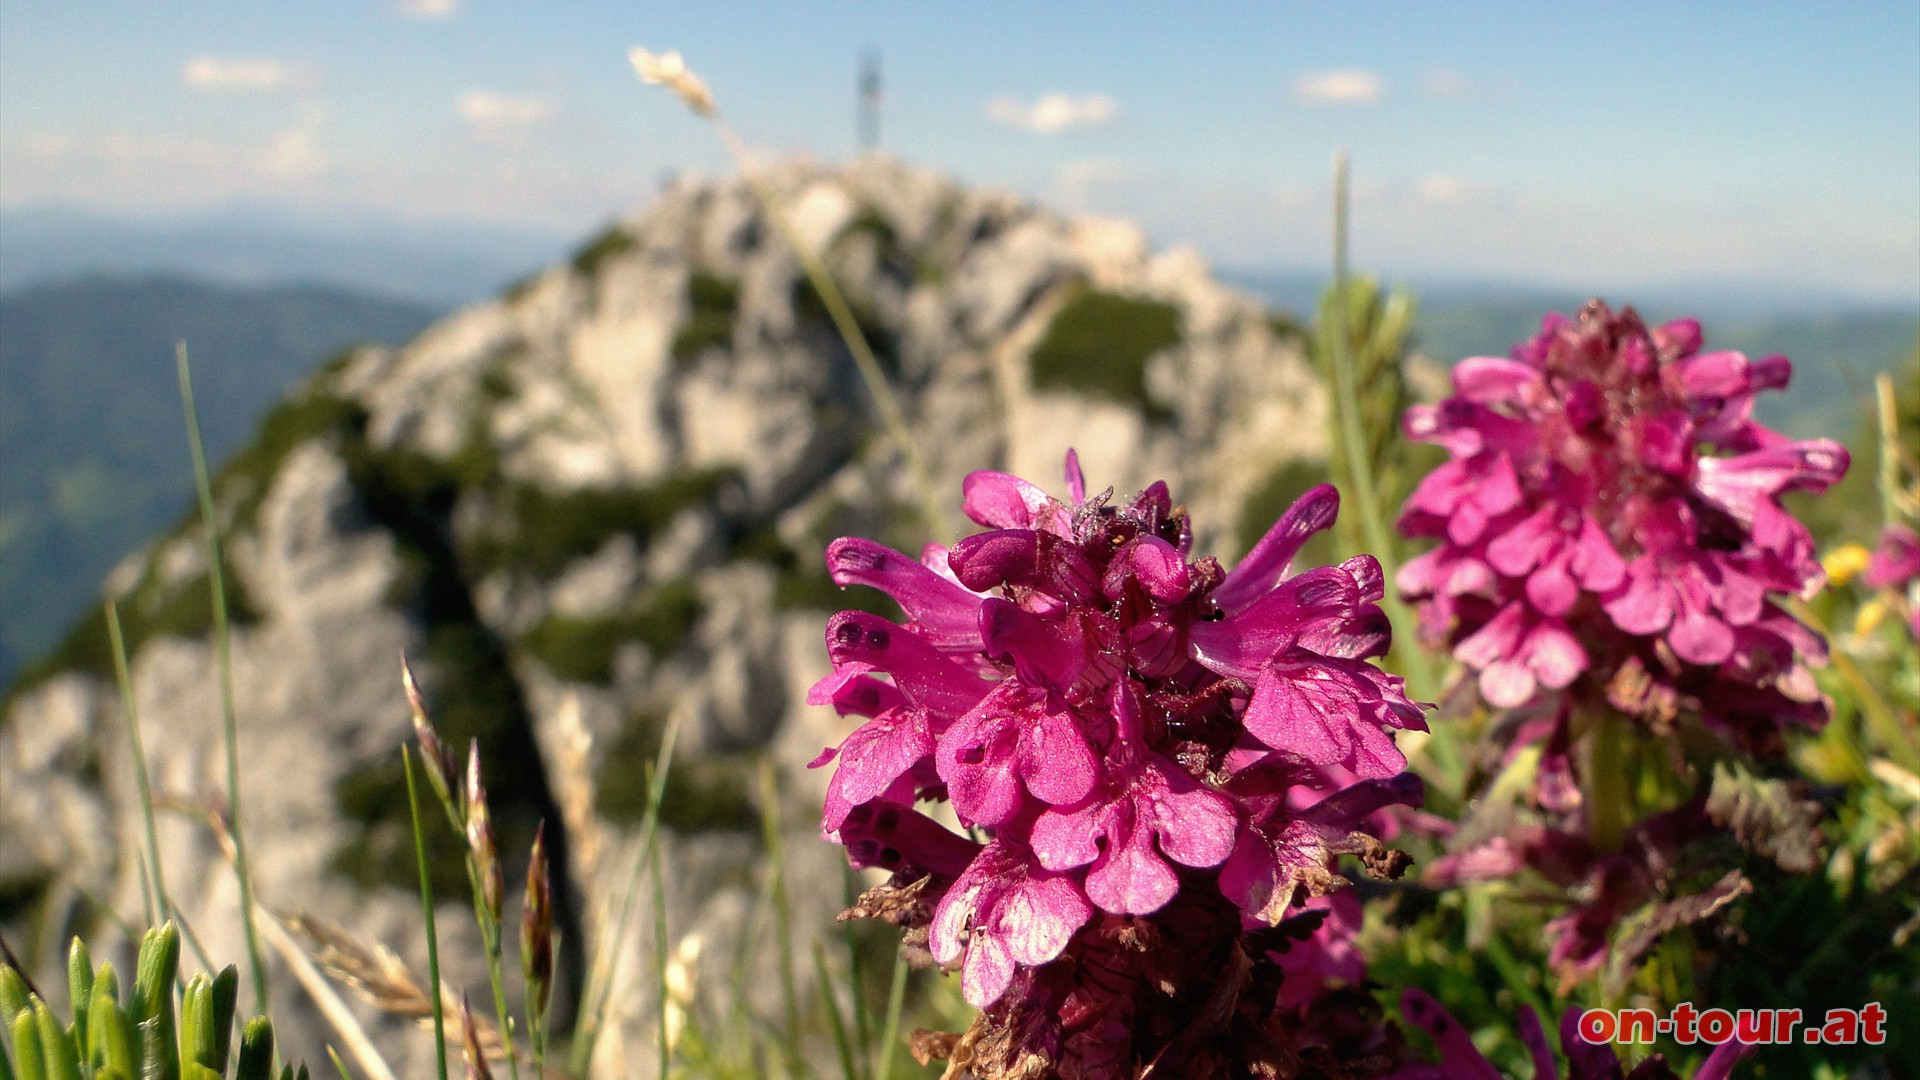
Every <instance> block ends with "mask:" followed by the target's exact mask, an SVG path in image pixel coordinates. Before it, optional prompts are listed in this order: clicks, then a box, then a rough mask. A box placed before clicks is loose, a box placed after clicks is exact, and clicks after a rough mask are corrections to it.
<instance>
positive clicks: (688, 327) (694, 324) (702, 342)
mask: <svg viewBox="0 0 1920 1080" xmlns="http://www.w3.org/2000/svg"><path fill="white" fill-rule="evenodd" d="M687 309H688V314H687V321H686V322H685V323H684V324H682V325H681V327H680V332H679V333H677V334H675V335H674V338H673V350H672V353H673V360H674V363H675V364H676V365H677V366H680V367H685V366H687V365H688V364H691V363H692V362H693V361H695V360H697V359H699V357H700V354H701V353H703V352H705V351H706V350H708V349H710V348H719V349H726V348H730V347H732V345H733V321H734V317H735V316H736V315H737V314H738V313H739V310H740V283H739V282H737V281H734V280H732V279H730V278H723V277H720V276H719V275H717V274H710V273H708V272H706V271H705V270H695V271H694V272H693V273H691V274H689V275H687Z"/></svg>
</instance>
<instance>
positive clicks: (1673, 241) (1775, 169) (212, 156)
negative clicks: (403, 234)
mask: <svg viewBox="0 0 1920 1080" xmlns="http://www.w3.org/2000/svg"><path fill="white" fill-rule="evenodd" d="M635 44H642V45H645V46H647V47H649V48H652V49H656V50H662V49H669V48H672V49H678V50H680V51H681V52H683V53H684V54H685V55H686V57H687V59H688V61H689V63H690V64H691V65H692V66H693V67H694V68H695V70H697V71H698V72H700V74H701V75H703V76H704V77H705V78H706V80H707V82H708V83H709V84H710V85H711V86H712V88H713V90H714V92H715V94H716V96H717V97H718V98H719V99H720V102H721V105H722V108H723V109H724V110H725V111H726V113H727V114H728V116H729V117H730V118H731V119H732V120H733V122H734V123H735V124H736V126H737V127H738V128H739V129H740V130H741V132H742V133H743V134H744V135H745V136H746V137H747V139H748V140H749V142H750V143H752V144H753V145H754V146H755V147H756V148H757V149H758V151H759V152H761V153H762V154H764V155H767V156H773V155H778V154H787V153H801V152H804V153H810V154H812V155H814V156H815V157H818V158H822V159H829V160H831V159H837V158H840V157H843V156H845V155H847V154H848V153H849V152H850V151H851V149H852V142H853V119H852V117H853V83H854V73H855V66H856V63H857V59H858V57H859V55H860V53H861V52H862V51H863V50H864V49H865V48H867V47H869V46H873V47H877V48H878V49H879V50H880V51H881V53H882V56H883V58H884V70H885V82H886V98H885V105H884V118H883V132H882V143H883V145H884V146H885V147H886V148H887V149H889V150H890V151H892V152H894V153H897V154H899V155H901V156H903V157H905V158H906V159H908V160H910V161H913V162H915V163H919V164H924V165H929V166H933V167H936V168H940V169H943V170H946V171H949V172H952V173H954V174H956V175H958V176H960V177H961V178H963V179H965V180H967V181H970V182H975V183H984V184H994V185H1001V186H1006V187H1011V188H1014V189H1016V190H1019V191H1021V192H1024V193H1026V194H1029V195H1032V196H1034V197H1037V198H1039V199H1041V200H1042V201H1045V202H1047V203H1049V204H1051V205H1054V206H1057V207H1060V208H1063V209H1068V210H1073V211H1085V212H1099V213H1110V214H1121V215H1125V216H1129V217H1133V218H1135V219H1137V220H1139V221H1140V222H1141V223H1142V224H1143V225H1144V226H1145V227H1146V228H1147V230H1148V231H1149V233H1150V234H1151V235H1152V236H1153V237H1154V238H1155V240H1156V241H1158V242H1161V243H1167V244H1171V243H1178V242H1185V243H1191V244H1193V245H1194V246H1196V247H1198V248H1199V249H1200V250H1201V251H1202V252H1203V253H1204V254H1206V255H1207V256H1209V257H1210V258H1211V259H1213V260H1214V261H1215V262H1216V263H1219V264H1221V265H1225V266H1235V267H1306V266H1315V265H1319V264H1320V263H1322V262H1323V261H1324V257H1325V256H1324V250H1325V247H1326V232H1327V225H1326V215H1327V210H1326V206H1327V199H1328V194H1327V188H1328V180H1327V175H1328V168H1329V160H1330V158H1331V156H1332V155H1333V153H1334V152H1335V151H1336V150H1338V149H1341V148H1345V149H1348V150H1350V151H1351V153H1352V155H1353V159H1354V166H1355V174H1356V189H1355V210H1356V216H1355V226H1354V242H1355V256H1356V259H1357V261H1358V262H1359V263H1360V264H1362V265H1365V266H1370V267H1373V268H1376V269H1379V270H1382V271H1384V272H1387V273H1393V274H1405V275H1412V276H1417V277H1422V278H1427V279H1432V278H1436V277H1451V278H1459V277H1467V278H1491V279H1502V280H1512V281H1520V282H1539V283H1553V284H1558V285H1574V286H1579V287H1582V288H1594V289H1599V288H1622V287H1631V286H1635V285H1651V284H1662V283H1674V282H1694V281H1715V282H1726V281H1749V282H1764V283H1767V284H1770V285H1774V286H1780V285H1788V286H1793V285H1804V286H1806V287H1809V288H1819V289H1833V290H1845V291H1849V292H1855V293H1861V294H1871V295H1874V296H1879V297H1884V298H1889V299H1896V300H1902V301H1920V4H1916V3H1915V2H1914V0H1904V2H1891V3H1866V2H1861V3H1835V4H1825V5H1816V4H1801V3H1793V4H1789V3H1754V2H1748V3H1687V4H1681V3H1665V4H1656V3H1609V4H1589V5H1569V4H1556V3H1538V2H1536V3H1511V4H1507V3H1477V4H1414V3H1406V2H1400V3H1377V2H1366V0H1352V2H1347V3H1341V4H1307V3H1273V4H1257V5H1256V4H1179V5H1174V4H1165V3H1155V4H1100V5H1094V4H1058V5H1052V6H1045V7H1042V6H1040V5H1031V4H978V3H976V4H964V5H962V4H922V3H905V2H895V3H864V4H863V3H815V4H807V5H800V4H765V5H757V4H730V3H698V4H683V5H663V4H618V5H616V4H532V3H519V4H508V3H488V2H486V0H377V2H364V3H347V2H341V3H327V4H312V3H302V4H291V3H265V2H257V0H256V2H254V3H230V2H225V0H196V2H190V3H187V2H183V3H171V4H164V5H163V4H135V3H126V2H120V3H105V2H98V0H61V2H46V0H0V207H21V206H41V205H47V204H60V205H66V206H73V207H77V208H84V209H91V210H100V211H108V212H112V213H118V214H126V215H135V216H167V215H175V216H177V215H181V214H192V213H197V212H203V211H208V210H213V209H218V208H221V207H225V206H229V205H232V204H235V203H244V204H249V205H251V206H254V207H256V208H258V207H261V206H265V207H269V208H274V209H277V210H280V211H284V212H286V213H287V214H289V215H297V216H300V217H303V218H305V219H309V220H312V219H323V220H324V219H356V220H363V219H367V218H369V217H371V218H374V219H376V220H377V219H381V218H395V219H401V220H406V221H439V222H456V223H457V222H472V223H474V224H486V225H489V226H494V227H512V228H522V229H528V230H532V231H537V232H546V233H551V234H553V235H555V236H556V237H561V236H568V237H570V236H577V235H583V234H585V233H586V232H587V231H588V230H590V229H591V228H593V227H595V225H596V224H598V223H599V222H601V221H604V220H605V219H606V218H608V217H609V216H611V215H612V214H614V213H616V212H618V211H620V210H622V209H624V208H626V207H629V206H632V205H634V204H637V203H642V202H644V201H645V200H646V198H647V197H648V194H649V192H651V191H652V190H654V188H655V187H656V185H657V184H658V182H659V180H660V178H661V177H662V176H663V175H665V174H668V173H670V172H674V171H694V172H704V173H709V174H712V173H719V172H723V171H726V170H727V168H728V165H727V162H726V159H725V157H724V155H723V153H722V152H721V150H720V147H719V145H718V142H717V140H716V139H715V138H714V137H713V134H712V132H711V131H710V130H709V129H707V128H706V127H704V126H703V125H701V124H700V123H698V122H696V121H695V120H693V119H692V118H691V117H689V116H688V115H686V114H685V113H684V111H683V110H681V109H680V108H679V107H678V105H677V103H676V102H674V101H673V100H672V99H671V98H670V97H668V96H667V95H665V94H663V93H661V92H660V91H658V90H655V89H652V88H648V87H642V86H641V85H639V83H638V82H637V81H636V80H635V78H634V77H633V73H632V71H631V69H630V68H629V67H628V65H627V63H626V61H625V54H626V51H627V49H628V48H629V47H630V46H632V45H635Z"/></svg>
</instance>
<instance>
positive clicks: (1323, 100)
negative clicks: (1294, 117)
mask: <svg viewBox="0 0 1920 1080" xmlns="http://www.w3.org/2000/svg"><path fill="white" fill-rule="evenodd" d="M1293 92H1294V94H1295V95H1296V96H1298V97H1299V98H1300V100H1301V101H1305V102H1309V103H1311V104H1315V105H1371V104H1373V103H1374V102H1376V101H1379V100H1380V97H1381V95H1382V94H1383V93H1385V92H1386V87H1385V86H1384V84H1382V83H1381V81H1380V76H1378V75H1375V74H1374V73H1373V72H1371V71H1361V70H1359V69H1357V68H1349V69H1346V70H1342V71H1322V72H1319V73H1317V74H1313V75H1303V76H1301V77H1300V78H1299V79H1298V80H1296V81H1295V82H1294V84H1293Z"/></svg>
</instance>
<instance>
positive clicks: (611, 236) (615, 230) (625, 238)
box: [573, 225, 636, 277]
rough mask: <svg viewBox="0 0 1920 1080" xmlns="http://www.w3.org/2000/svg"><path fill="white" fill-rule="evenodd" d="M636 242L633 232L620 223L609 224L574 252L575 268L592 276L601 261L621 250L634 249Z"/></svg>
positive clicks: (596, 271) (597, 269)
mask: <svg viewBox="0 0 1920 1080" xmlns="http://www.w3.org/2000/svg"><path fill="white" fill-rule="evenodd" d="M635 243H636V241H635V240H634V238H633V234H632V233H630V232H628V231H627V230H626V229H624V228H622V227H621V226H619V225H609V226H607V227H606V228H605V229H603V230H601V231H600V233H599V235H597V236H595V237H594V238H593V239H591V240H589V241H587V242H586V244H585V245H584V246H582V247H581V248H580V250H579V251H576V252H574V253H573V268H574V269H575V270H578V271H580V272H581V273H583V274H586V275H587V276H589V277H591V276H593V275H594V274H596V273H598V272H599V270H600V264H601V263H604V262H606V261H607V260H608V259H611V258H613V257H614V256H615V255H618V254H620V253H621V252H624V251H632V250H633V247H634V244H635Z"/></svg>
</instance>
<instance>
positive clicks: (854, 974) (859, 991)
mask: <svg viewBox="0 0 1920 1080" xmlns="http://www.w3.org/2000/svg"><path fill="white" fill-rule="evenodd" d="M857 888H858V884H857V883H856V882H855V881H854V877H853V867H852V866H847V865H843V866H841V867H840V900H841V904H842V908H843V910H844V909H845V908H850V907H852V906H853V905H854V902H855V901H856V900H857V899H858V896H857V895H856V890H857ZM840 942H841V944H842V945H844V946H845V947H846V950H847V985H849V986H851V987H852V988H853V1045H855V1046H857V1047H859V1048H860V1051H861V1055H862V1056H861V1058H860V1066H861V1068H860V1075H861V1077H868V1076H872V1075H873V1067H872V1062H871V1061H869V1060H868V1059H867V1057H866V1053H867V1049H868V1048H869V1047H871V1046H872V1045H873V1021H872V1019H871V1017H870V1016H869V1015H868V1014H869V1013H870V1011H871V1010H869V1009H868V1008H867V978H866V974H867V973H866V964H865V963H864V962H862V960H861V957H860V938H859V934H858V931H857V930H856V928H855V926H854V921H853V920H852V919H848V920H847V921H845V922H843V923H841V924H840Z"/></svg>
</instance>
